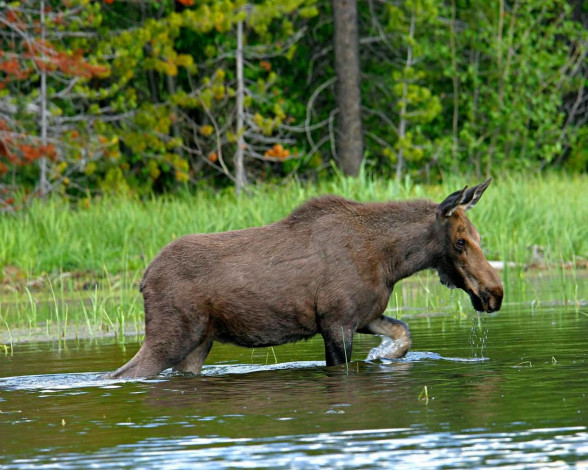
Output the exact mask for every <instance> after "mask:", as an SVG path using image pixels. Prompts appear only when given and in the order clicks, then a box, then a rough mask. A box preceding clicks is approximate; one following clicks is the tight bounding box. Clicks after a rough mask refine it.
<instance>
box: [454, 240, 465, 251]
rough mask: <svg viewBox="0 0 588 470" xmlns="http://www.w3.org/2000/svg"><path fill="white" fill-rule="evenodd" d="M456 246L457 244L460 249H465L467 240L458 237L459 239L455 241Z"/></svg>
mask: <svg viewBox="0 0 588 470" xmlns="http://www.w3.org/2000/svg"><path fill="white" fill-rule="evenodd" d="M455 246H457V247H458V248H460V249H463V248H465V246H466V242H465V240H464V239H463V238H458V239H457V241H456V242H455Z"/></svg>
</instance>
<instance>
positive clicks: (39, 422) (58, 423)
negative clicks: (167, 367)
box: [0, 306, 588, 470]
mask: <svg viewBox="0 0 588 470" xmlns="http://www.w3.org/2000/svg"><path fill="white" fill-rule="evenodd" d="M582 309H583V310H582ZM404 319H405V320H407V321H408V323H409V325H410V326H411V329H412V334H413V341H414V345H413V350H412V351H411V352H410V353H409V355H408V356H407V357H406V358H404V359H402V360H398V361H390V360H383V361H379V360H377V361H365V358H366V357H367V355H368V353H369V351H370V350H371V349H372V348H374V347H377V346H378V344H379V342H378V339H377V338H374V337H370V336H358V337H357V339H356V342H355V344H354V354H353V362H352V363H351V364H350V365H349V367H348V368H347V367H345V366H340V367H332V368H327V367H325V366H324V363H323V345H322V342H321V340H320V339H318V338H317V339H313V340H311V341H308V342H301V343H298V344H294V345H286V346H284V347H279V348H274V350H271V349H263V350H254V351H252V350H248V349H242V348H236V347H232V346H224V345H215V347H214V348H213V350H212V353H211V355H210V356H209V359H208V360H207V363H206V365H205V367H204V370H203V374H202V376H199V377H191V376H182V375H174V374H172V373H170V372H164V373H163V374H161V375H160V376H158V377H156V378H152V379H148V380H141V381H113V380H108V381H107V380H103V379H101V372H104V371H109V370H114V369H115V368H116V367H118V366H120V365H121V364H123V363H124V362H125V361H126V360H128V359H129V358H130V357H131V356H132V355H133V354H134V352H135V351H136V350H137V348H138V346H139V343H138V342H131V343H127V344H126V345H125V346H121V345H120V344H117V343H116V342H114V341H113V340H112V339H110V340H94V341H78V342H75V341H67V342H65V343H63V342H61V343H57V342H56V343H51V342H45V343H30V344H17V345H15V347H14V353H13V355H12V356H11V355H10V353H9V352H8V354H6V355H3V356H2V357H0V468H6V469H12V468H18V469H25V468H66V469H67V468H91V467H100V468H206V469H209V468H272V469H275V468H295V469H298V468H300V469H312V468H329V469H330V468H337V467H339V468H361V469H366V468H395V469H402V468H410V469H411V470H412V469H414V468H472V467H501V468H513V469H528V468H569V467H574V466H575V467H576V468H588V367H587V366H588V364H587V361H588V348H587V343H586V337H587V335H586V333H587V332H588V312H587V311H586V309H585V307H581V309H580V310H579V311H576V310H575V309H574V308H567V309H566V308H563V307H557V306H555V307H554V306H552V307H545V308H534V307H533V308H521V307H517V306H507V307H506V308H505V309H503V310H502V311H501V312H499V313H498V314H494V315H492V316H487V315H483V316H478V315H474V314H468V315H464V314H459V315H450V314H439V315H437V316H420V315H419V314H414V315H412V316H411V317H410V318H406V317H405V318H404ZM276 361H277V363H276ZM425 387H426V393H424V390H425Z"/></svg>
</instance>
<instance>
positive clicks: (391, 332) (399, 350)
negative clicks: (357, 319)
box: [358, 315, 412, 359]
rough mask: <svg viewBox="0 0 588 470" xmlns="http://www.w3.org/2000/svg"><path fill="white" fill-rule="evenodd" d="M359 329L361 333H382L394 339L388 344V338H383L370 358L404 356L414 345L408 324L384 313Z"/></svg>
mask: <svg viewBox="0 0 588 470" xmlns="http://www.w3.org/2000/svg"><path fill="white" fill-rule="evenodd" d="M358 331H359V333H368V334H372V335H382V336H385V337H388V338H391V339H392V340H393V341H394V342H393V344H387V343H388V342H387V341H386V338H384V339H382V343H381V344H380V346H379V347H377V348H374V349H372V350H371V351H370V353H369V355H368V359H380V358H387V359H395V358H399V357H404V356H405V355H406V353H407V352H408V350H409V349H410V347H411V346H412V339H411V337H410V330H409V329H408V325H407V324H406V323H404V322H403V321H400V320H396V319H395V318H390V317H386V316H384V315H382V316H381V317H379V318H377V319H375V320H373V321H371V322H370V323H368V325H367V326H366V327H365V328H362V329H361V330H358Z"/></svg>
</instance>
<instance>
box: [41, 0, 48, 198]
mask: <svg viewBox="0 0 588 470" xmlns="http://www.w3.org/2000/svg"><path fill="white" fill-rule="evenodd" d="M40 8H41V42H42V43H43V47H42V48H41V51H42V61H43V69H42V70H41V90H40V96H39V99H40V101H41V145H42V146H43V148H44V149H45V148H47V70H46V68H45V65H46V63H45V2H44V0H41V7H40ZM39 166H40V175H39V193H40V195H41V196H46V195H47V193H48V192H49V180H48V178H47V158H46V157H45V156H44V155H43V156H42V157H41V159H40V160H39Z"/></svg>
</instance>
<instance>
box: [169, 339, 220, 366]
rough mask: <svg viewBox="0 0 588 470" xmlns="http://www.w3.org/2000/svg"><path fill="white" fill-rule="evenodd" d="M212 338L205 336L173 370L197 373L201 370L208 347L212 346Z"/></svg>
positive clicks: (208, 350)
mask: <svg viewBox="0 0 588 470" xmlns="http://www.w3.org/2000/svg"><path fill="white" fill-rule="evenodd" d="M212 342H213V341H212V339H211V338H206V339H205V340H204V341H203V342H202V343H201V344H200V345H199V346H197V347H196V348H195V349H194V350H192V352H191V353H189V354H188V355H187V356H186V357H185V358H184V359H183V360H182V361H180V362H178V363H177V364H176V365H175V366H174V370H177V371H178V372H187V373H191V374H199V373H200V371H201V370H202V364H204V361H205V360H206V357H207V356H208V353H209V352H210V349H211V348H212Z"/></svg>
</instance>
